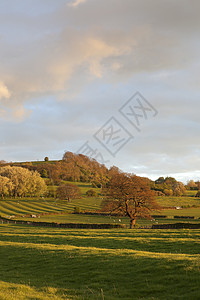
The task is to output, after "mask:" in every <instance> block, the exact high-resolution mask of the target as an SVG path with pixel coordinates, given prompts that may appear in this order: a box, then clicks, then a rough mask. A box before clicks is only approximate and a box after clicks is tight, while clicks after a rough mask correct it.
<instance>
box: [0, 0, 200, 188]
mask: <svg viewBox="0 0 200 300" xmlns="http://www.w3.org/2000/svg"><path fill="white" fill-rule="evenodd" d="M199 11H200V2H199V1H198V0H68V1H67V0H56V1H55V0H15V1H13V0H0V139H1V142H0V160H5V161H8V162H10V161H33V160H43V159H44V157H45V156H48V157H49V159H50V160H51V159H52V160H53V159H62V156H63V154H64V152H65V151H72V152H74V153H83V154H85V155H89V156H90V157H92V158H94V159H96V160H98V161H99V162H100V163H105V164H106V165H107V166H108V167H110V166H112V165H116V166H118V167H119V168H120V169H122V170H124V171H126V172H132V173H135V174H137V175H140V176H147V177H149V178H151V179H156V178H158V177H159V176H173V177H175V178H176V179H178V180H181V181H184V182H187V180H189V179H194V180H199V179H200V139H199V132H200V118H199V111H200V101H199V96H200V60H199V56H200V38H199V28H200V18H199Z"/></svg>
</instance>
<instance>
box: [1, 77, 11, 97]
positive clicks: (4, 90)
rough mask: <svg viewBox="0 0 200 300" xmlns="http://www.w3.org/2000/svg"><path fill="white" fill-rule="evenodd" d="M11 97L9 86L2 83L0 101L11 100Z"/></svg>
mask: <svg viewBox="0 0 200 300" xmlns="http://www.w3.org/2000/svg"><path fill="white" fill-rule="evenodd" d="M10 96H11V94H10V92H9V90H8V88H7V86H6V85H5V84H4V83H3V82H1V81H0V99H9V98H10Z"/></svg>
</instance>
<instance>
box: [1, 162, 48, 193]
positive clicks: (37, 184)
mask: <svg viewBox="0 0 200 300" xmlns="http://www.w3.org/2000/svg"><path fill="white" fill-rule="evenodd" d="M0 176H1V177H3V178H4V179H3V178H1V184H3V181H4V184H5V187H4V190H2V189H1V193H2V192H3V194H5V195H6V194H8V195H9V196H14V197H17V196H18V197H24V196H37V195H41V194H43V193H44V192H46V184H45V182H44V180H43V179H42V178H41V177H40V174H39V173H38V172H33V171H29V170H28V169H26V168H21V167H11V166H6V167H2V168H0Z"/></svg>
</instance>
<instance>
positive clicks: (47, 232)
mask: <svg viewBox="0 0 200 300" xmlns="http://www.w3.org/2000/svg"><path fill="white" fill-rule="evenodd" d="M199 237H200V230H191V231H190V230H136V231H135V230H124V229H123V230H89V231H88V230H72V229H70V230H69V229H53V228H33V227H29V226H21V225H20V226H19V225H0V246H1V247H0V251H1V255H0V260H1V262H0V268H1V271H0V273H1V282H0V298H1V299H9V300H10V299H179V298H180V299H199V284H200V273H199V267H200V254H199V247H200V244H199Z"/></svg>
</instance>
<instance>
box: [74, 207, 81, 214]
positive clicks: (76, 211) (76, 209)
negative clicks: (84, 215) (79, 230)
mask: <svg viewBox="0 0 200 300" xmlns="http://www.w3.org/2000/svg"><path fill="white" fill-rule="evenodd" d="M80 212H81V209H80V207H79V206H75V207H74V214H80Z"/></svg>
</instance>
